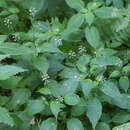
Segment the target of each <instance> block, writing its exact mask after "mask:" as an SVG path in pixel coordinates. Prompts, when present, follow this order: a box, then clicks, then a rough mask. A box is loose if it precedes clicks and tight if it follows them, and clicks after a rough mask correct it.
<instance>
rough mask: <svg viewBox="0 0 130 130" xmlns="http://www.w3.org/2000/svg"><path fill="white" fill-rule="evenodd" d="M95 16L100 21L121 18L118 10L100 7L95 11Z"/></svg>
mask: <svg viewBox="0 0 130 130" xmlns="http://www.w3.org/2000/svg"><path fill="white" fill-rule="evenodd" d="M95 15H96V16H97V17H99V18H102V19H110V18H119V17H121V15H120V13H119V10H118V9H117V8H113V7H102V8H99V9H96V10H95Z"/></svg>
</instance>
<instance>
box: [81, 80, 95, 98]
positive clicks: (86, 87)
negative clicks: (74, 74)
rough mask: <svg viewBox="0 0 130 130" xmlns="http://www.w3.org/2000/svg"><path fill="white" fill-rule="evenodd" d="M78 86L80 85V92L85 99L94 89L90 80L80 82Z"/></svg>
mask: <svg viewBox="0 0 130 130" xmlns="http://www.w3.org/2000/svg"><path fill="white" fill-rule="evenodd" d="M80 84H81V88H82V92H83V94H84V96H85V98H86V99H88V98H89V96H90V92H91V90H92V88H93V87H94V83H93V82H92V80H90V79H85V80H82V81H81V82H80Z"/></svg>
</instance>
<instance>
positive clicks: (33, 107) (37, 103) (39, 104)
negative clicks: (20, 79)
mask: <svg viewBox="0 0 130 130" xmlns="http://www.w3.org/2000/svg"><path fill="white" fill-rule="evenodd" d="M44 108H45V105H44V103H43V101H42V100H40V99H36V100H30V101H29V103H28V105H27V108H26V110H25V112H26V113H27V114H28V115H35V114H37V113H39V112H41V111H42V110H43V109H44Z"/></svg>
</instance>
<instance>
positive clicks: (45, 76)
mask: <svg viewBox="0 0 130 130" xmlns="http://www.w3.org/2000/svg"><path fill="white" fill-rule="evenodd" d="M49 78H50V76H49V75H48V74H47V73H45V74H43V75H42V81H46V80H48V79H49Z"/></svg>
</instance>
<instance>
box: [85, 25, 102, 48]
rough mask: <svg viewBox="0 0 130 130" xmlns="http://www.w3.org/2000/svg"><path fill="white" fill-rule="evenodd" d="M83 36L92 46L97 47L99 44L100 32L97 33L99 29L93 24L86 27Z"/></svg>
mask: <svg viewBox="0 0 130 130" xmlns="http://www.w3.org/2000/svg"><path fill="white" fill-rule="evenodd" d="M85 37H86V39H87V41H88V43H89V44H90V45H91V46H92V47H93V48H98V47H99V46H100V45H101V41H100V34H99V31H98V29H97V28H96V27H94V26H92V27H86V29H85Z"/></svg>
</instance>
